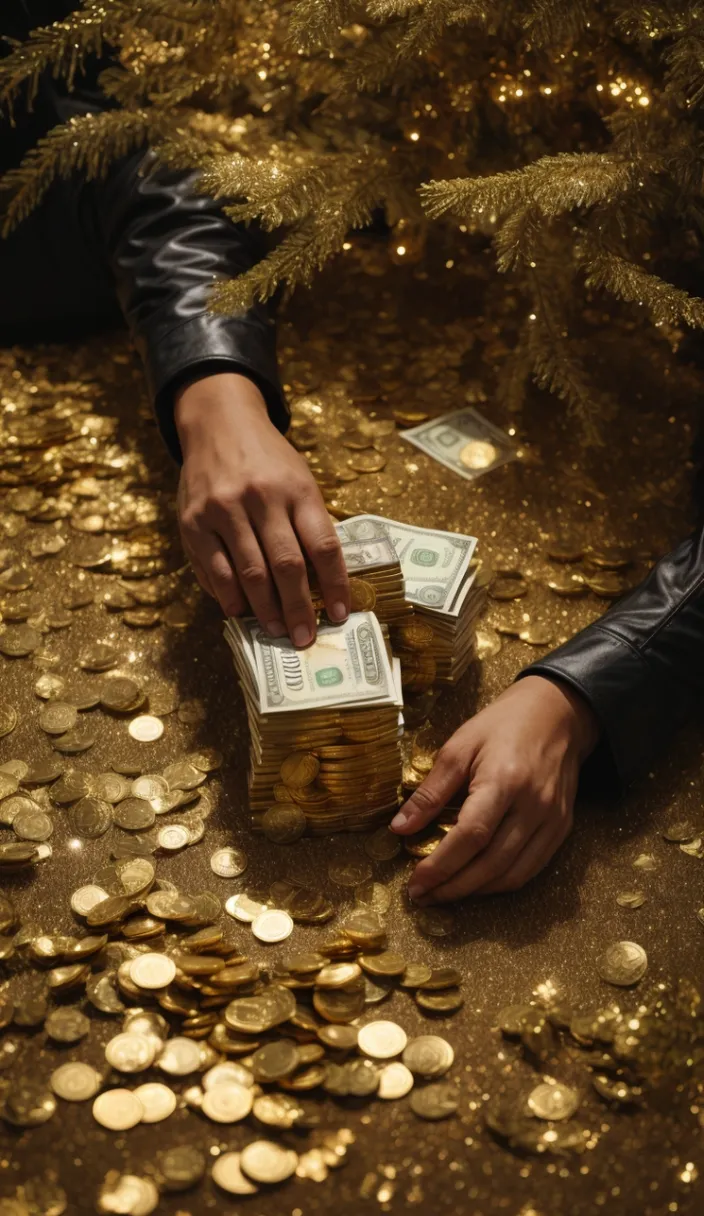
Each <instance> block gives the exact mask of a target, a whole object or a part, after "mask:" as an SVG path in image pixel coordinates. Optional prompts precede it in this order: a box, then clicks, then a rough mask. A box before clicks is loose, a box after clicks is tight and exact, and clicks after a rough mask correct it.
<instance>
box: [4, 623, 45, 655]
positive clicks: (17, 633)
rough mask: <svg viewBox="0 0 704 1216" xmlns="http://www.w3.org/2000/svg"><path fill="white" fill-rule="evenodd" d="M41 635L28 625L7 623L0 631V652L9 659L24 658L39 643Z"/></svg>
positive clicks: (37, 646) (36, 647)
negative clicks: (5, 627)
mask: <svg viewBox="0 0 704 1216" xmlns="http://www.w3.org/2000/svg"><path fill="white" fill-rule="evenodd" d="M41 640H42V635H41V634H40V633H38V632H37V630H36V629H32V628H31V626H30V625H15V626H12V625H9V626H8V627H7V629H5V631H4V632H3V633H0V654H4V655H6V656H7V657H8V658H11V659H19V658H25V657H26V656H27V655H28V654H32V652H33V651H34V650H37V649H38V648H39V646H40V645H41Z"/></svg>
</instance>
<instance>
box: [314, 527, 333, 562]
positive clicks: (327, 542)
mask: <svg viewBox="0 0 704 1216" xmlns="http://www.w3.org/2000/svg"><path fill="white" fill-rule="evenodd" d="M312 548H313V553H314V555H315V556H316V557H317V558H319V559H320V560H321V561H328V562H329V561H334V560H335V559H336V558H337V557H338V556H339V554H340V542H339V540H338V539H337V537H336V536H335V535H334V534H333V533H329V532H326V533H325V534H324V535H323V536H319V537H318V538H317V540H315V541H314V542H313V546H312Z"/></svg>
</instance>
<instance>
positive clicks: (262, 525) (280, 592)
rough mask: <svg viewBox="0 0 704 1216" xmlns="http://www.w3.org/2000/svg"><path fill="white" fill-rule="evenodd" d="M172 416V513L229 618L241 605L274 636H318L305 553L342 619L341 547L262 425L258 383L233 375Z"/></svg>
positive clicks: (278, 439) (331, 610) (282, 445)
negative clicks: (175, 484) (175, 441)
mask: <svg viewBox="0 0 704 1216" xmlns="http://www.w3.org/2000/svg"><path fill="white" fill-rule="evenodd" d="M174 419H175V423H176V428H177V430H178V435H179V439H180V441H181V449H182V452H183V468H182V470H181V478H180V481H179V488H178V515H179V525H180V530H181V538H182V541H183V546H184V549H185V550H186V553H187V555H188V557H189V559H190V561H191V563H192V565H193V568H194V570H195V573H196V577H197V578H198V581H199V583H200V584H201V586H202V587H203V589H204V590H205V591H207V592H208V594H210V595H212V596H213V597H214V598H215V599H216V600H217V601H218V603H219V604H220V607H221V608H222V610H223V612H224V613H225V614H226V615H227V616H240V615H241V614H242V613H244V612H246V611H247V605H248V604H249V607H250V609H251V611H252V613H253V614H254V615H255V616H256V617H257V619H258V620H259V622H260V624H261V625H262V627H263V628H264V629H266V631H267V632H268V633H269V634H270V635H271V636H272V637H282V636H283V635H285V634H288V635H289V636H290V637H291V639H292V640H293V641H294V642H295V644H296V646H307V645H309V643H310V642H312V641H313V639H314V637H315V612H314V610H313V605H312V602H311V595H310V588H309V586H308V578H307V574H306V563H305V557H304V555H307V556H308V558H309V559H310V561H311V562H312V564H313V566H314V568H315V570H316V573H317V575H318V578H319V580H320V589H321V592H322V595H323V598H324V601H325V607H326V611H327V614H328V616H329V617H330V620H332V621H335V622H342V621H344V620H345V619H346V618H347V615H348V613H349V603H350V600H349V581H348V577H347V571H346V568H345V563H344V560H343V557H342V550H341V548H340V542H339V540H338V538H337V534H336V532H335V529H334V528H333V526H332V523H331V522H330V517H329V515H328V513H327V511H326V509H325V504H324V502H323V499H322V496H321V493H320V490H319V489H318V487H317V485H316V483H315V480H314V478H313V476H312V474H311V472H310V470H309V468H308V466H307V464H306V462H305V460H303V458H302V457H301V456H299V454H298V452H296V451H295V450H294V448H292V447H291V445H290V444H289V443H288V442H287V440H286V439H284V438H283V436H282V435H280V434H279V432H278V431H277V429H276V427H275V426H273V424H272V423H271V422H270V421H269V417H268V414H267V409H266V403H265V401H264V398H263V397H262V395H261V393H260V392H259V389H258V388H257V387H256V385H255V384H254V383H253V382H252V381H251V380H249V379H248V378H247V377H246V376H240V375H237V374H235V373H229V372H228V373H224V374H221V375H214V376H207V377H204V378H203V379H202V380H198V381H196V382H195V383H193V384H190V385H188V386H187V387H186V388H184V389H182V390H181V392H180V393H179V395H178V397H177V399H176V405H175V410H174Z"/></svg>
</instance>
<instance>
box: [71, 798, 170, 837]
mask: <svg viewBox="0 0 704 1216" xmlns="http://www.w3.org/2000/svg"><path fill="white" fill-rule="evenodd" d="M86 801H87V799H86ZM112 817H113V819H114V821H115V823H116V824H117V826H118V827H119V828H123V829H124V830H125V831H126V832H141V831H143V830H144V829H145V828H150V827H152V825H153V823H154V820H155V819H156V812H155V811H154V808H153V806H152V805H151V803H149V802H145V801H144V799H142V798H125V799H124V801H123V802H119V803H118V804H117V806H116V807H115V808H114V810H113V812H112Z"/></svg>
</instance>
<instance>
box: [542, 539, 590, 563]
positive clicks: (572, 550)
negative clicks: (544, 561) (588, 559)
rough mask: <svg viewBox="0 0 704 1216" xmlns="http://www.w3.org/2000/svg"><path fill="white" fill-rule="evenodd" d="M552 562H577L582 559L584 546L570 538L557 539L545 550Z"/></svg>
mask: <svg viewBox="0 0 704 1216" xmlns="http://www.w3.org/2000/svg"><path fill="white" fill-rule="evenodd" d="M545 552H546V554H547V556H548V557H549V558H550V559H551V561H554V562H578V561H581V559H582V558H583V557H584V546H583V545H580V544H579V543H578V542H577V541H576V540H574V539H573V538H571V537H557V538H556V539H555V540H552V541H550V543H549V545H548V546H547V547H546V550H545Z"/></svg>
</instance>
